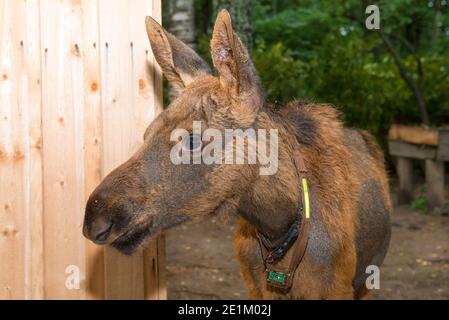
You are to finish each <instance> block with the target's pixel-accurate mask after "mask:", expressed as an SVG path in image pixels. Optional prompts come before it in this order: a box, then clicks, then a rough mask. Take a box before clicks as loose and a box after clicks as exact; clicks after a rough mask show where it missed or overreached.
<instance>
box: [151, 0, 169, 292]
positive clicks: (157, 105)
mask: <svg viewBox="0 0 449 320" xmlns="http://www.w3.org/2000/svg"><path fill="white" fill-rule="evenodd" d="M152 17H153V18H154V19H155V20H156V21H158V22H159V23H160V24H162V3H161V1H160V0H154V1H153V9H152ZM147 43H148V44H149V41H148V42H147ZM147 52H148V57H147V59H150V60H149V66H150V67H149V68H148V69H149V70H150V71H151V74H152V75H153V77H152V79H153V83H152V87H153V93H154V94H153V97H154V100H153V110H154V112H155V117H156V116H157V115H158V114H159V113H161V112H162V111H163V109H164V106H163V82H162V70H161V68H160V66H159V64H158V63H157V61H156V58H155V57H154V55H153V52H152V50H151V46H150V48H149V49H148V51H147ZM156 263H157V295H158V299H159V300H166V299H167V286H166V280H165V235H161V236H160V237H159V238H158V239H157V260H156Z"/></svg>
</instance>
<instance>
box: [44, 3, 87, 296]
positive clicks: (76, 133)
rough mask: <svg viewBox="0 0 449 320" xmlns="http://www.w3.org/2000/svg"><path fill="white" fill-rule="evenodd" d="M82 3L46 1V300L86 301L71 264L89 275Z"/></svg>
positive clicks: (81, 273) (82, 273)
mask: <svg viewBox="0 0 449 320" xmlns="http://www.w3.org/2000/svg"><path fill="white" fill-rule="evenodd" d="M80 4H81V3H80V2H77V1H68V0H64V1H53V0H41V1H40V13H41V17H45V18H43V19H41V28H40V29H41V50H42V51H41V52H42V92H43V94H42V123H43V141H44V144H43V176H44V198H43V199H44V200H43V201H44V212H45V215H44V225H45V228H44V248H45V251H44V261H45V266H44V270H45V272H44V276H45V298H47V299H83V298H84V297H85V291H84V290H82V289H76V287H75V288H73V287H70V286H69V287H68V286H66V280H67V277H68V276H69V275H70V274H67V273H66V272H67V267H69V266H73V267H74V268H77V269H75V270H78V271H79V272H80V275H81V276H83V275H84V274H85V258H84V256H85V253H84V240H83V239H82V237H81V232H82V220H83V212H84V168H83V166H84V159H83V109H84V108H83V102H84V101H83V87H84V85H83V80H84V79H83V64H82V60H81V54H80V52H82V50H83V48H82V28H81V21H80V17H81V11H82V8H81V5H80Z"/></svg>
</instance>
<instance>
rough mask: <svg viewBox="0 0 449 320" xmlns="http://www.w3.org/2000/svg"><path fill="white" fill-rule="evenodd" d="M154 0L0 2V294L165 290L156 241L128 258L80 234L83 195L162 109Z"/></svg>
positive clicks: (131, 294) (141, 294)
mask: <svg viewBox="0 0 449 320" xmlns="http://www.w3.org/2000/svg"><path fill="white" fill-rule="evenodd" d="M160 5H161V4H160V1H158V0H154V1H151V0H136V1H133V2H132V5H131V4H130V3H129V1H126V0H77V1H73V0H61V1H54V0H21V1H16V0H1V1H0V256H1V260H0V268H1V270H2V272H0V298H4V299H5V298H6V299H42V298H50V299H103V298H109V299H116V298H126V299H143V298H151V299H158V298H159V299H161V298H165V297H166V293H165V284H164V275H163V269H164V266H163V263H164V259H163V255H164V252H163V251H164V245H163V240H156V241H154V242H153V243H152V244H151V245H150V246H149V248H148V250H147V251H145V252H144V253H143V252H142V253H140V254H137V255H136V256H134V257H124V256H122V255H121V254H119V253H118V252H116V251H114V250H113V249H109V248H106V249H105V248H101V247H98V246H95V245H93V244H92V243H91V242H88V241H86V240H85V239H84V238H83V237H82V222H83V216H84V205H85V202H86V199H87V197H88V196H89V194H90V193H91V192H92V190H93V189H94V188H95V187H96V186H97V185H98V183H99V182H100V181H101V179H102V178H103V177H104V176H105V175H106V174H107V173H109V172H110V171H111V170H112V169H113V168H115V167H116V166H117V165H119V164H121V163H122V162H123V161H125V160H126V159H127V158H128V157H129V156H130V155H131V154H132V153H133V152H134V151H135V150H136V149H137V148H138V147H139V145H140V144H141V143H142V136H143V132H144V130H145V128H146V127H147V125H148V124H149V123H150V122H151V120H152V119H153V118H154V117H155V116H156V115H157V114H158V113H159V112H160V111H161V110H162V81H161V74H160V70H159V67H158V66H156V65H155V61H154V57H153V56H152V53H151V50H150V46H149V43H148V40H147V37H146V34H145V26H144V21H145V16H146V15H153V16H154V17H155V18H156V19H159V20H160V11H161V7H160ZM69 266H72V267H75V268H78V270H79V271H80V280H81V281H80V288H79V289H76V288H69V287H67V286H66V280H67V278H68V277H69V276H70V274H67V273H66V271H67V267H69Z"/></svg>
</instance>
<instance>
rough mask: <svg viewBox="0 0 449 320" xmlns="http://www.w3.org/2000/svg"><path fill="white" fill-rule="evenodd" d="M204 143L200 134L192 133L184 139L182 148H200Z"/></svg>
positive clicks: (189, 149) (187, 149) (188, 149)
mask: <svg viewBox="0 0 449 320" xmlns="http://www.w3.org/2000/svg"><path fill="white" fill-rule="evenodd" d="M202 145H203V143H202V141H201V136H200V135H198V134H190V135H188V136H186V137H184V139H182V148H183V149H184V150H186V151H196V150H199V149H201V147H202Z"/></svg>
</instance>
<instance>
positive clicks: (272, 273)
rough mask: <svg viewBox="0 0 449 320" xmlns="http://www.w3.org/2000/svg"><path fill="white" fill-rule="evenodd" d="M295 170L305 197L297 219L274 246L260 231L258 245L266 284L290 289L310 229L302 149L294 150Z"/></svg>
mask: <svg viewBox="0 0 449 320" xmlns="http://www.w3.org/2000/svg"><path fill="white" fill-rule="evenodd" d="M294 160H295V166H296V170H297V171H298V174H299V179H300V183H301V188H302V190H301V191H302V195H303V197H302V199H301V200H300V201H299V203H298V209H297V214H296V219H295V222H294V223H293V225H292V226H291V227H290V228H289V231H288V232H287V234H286V235H285V236H283V237H282V238H281V239H280V240H278V241H277V243H280V244H278V245H277V246H272V245H271V243H270V241H269V239H267V238H266V237H265V236H264V235H263V234H262V233H260V232H257V237H258V239H259V246H260V249H261V252H262V258H263V262H264V265H265V273H266V279H267V284H268V285H269V286H272V287H275V288H278V289H282V290H287V291H288V290H290V288H291V286H292V284H293V277H294V274H295V271H296V269H297V268H298V266H299V264H300V263H301V261H302V259H303V257H304V254H305V252H306V249H307V243H308V239H309V230H310V207H309V206H310V203H309V190H308V185H307V168H306V166H305V163H304V159H303V157H302V155H301V153H300V152H299V150H295V151H294Z"/></svg>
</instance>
